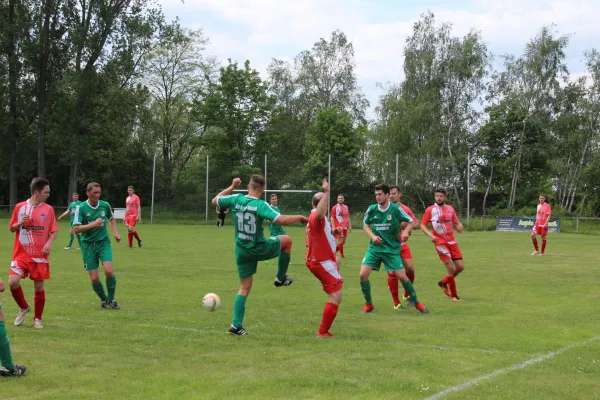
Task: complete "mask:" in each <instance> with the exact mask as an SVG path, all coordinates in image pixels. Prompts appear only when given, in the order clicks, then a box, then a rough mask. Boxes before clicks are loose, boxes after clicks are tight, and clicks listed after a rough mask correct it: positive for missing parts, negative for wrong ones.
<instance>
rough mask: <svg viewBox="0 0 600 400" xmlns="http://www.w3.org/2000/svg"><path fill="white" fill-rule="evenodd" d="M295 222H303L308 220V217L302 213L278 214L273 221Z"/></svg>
mask: <svg viewBox="0 0 600 400" xmlns="http://www.w3.org/2000/svg"><path fill="white" fill-rule="evenodd" d="M296 222H300V223H303V224H305V223H307V222H308V218H306V217H305V216H304V215H280V216H279V217H278V218H277V219H276V220H275V222H274V223H276V224H279V225H292V224H295V223H296Z"/></svg>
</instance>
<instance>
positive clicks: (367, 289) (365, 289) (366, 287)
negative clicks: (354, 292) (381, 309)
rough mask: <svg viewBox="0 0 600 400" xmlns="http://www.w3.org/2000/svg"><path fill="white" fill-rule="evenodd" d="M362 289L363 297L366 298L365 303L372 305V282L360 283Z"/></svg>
mask: <svg viewBox="0 0 600 400" xmlns="http://www.w3.org/2000/svg"><path fill="white" fill-rule="evenodd" d="M360 289H361V290H362V293H363V296H365V303H367V304H371V303H372V302H373V299H371V281H369V280H366V281H364V282H361V283H360Z"/></svg>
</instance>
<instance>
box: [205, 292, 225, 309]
mask: <svg viewBox="0 0 600 400" xmlns="http://www.w3.org/2000/svg"><path fill="white" fill-rule="evenodd" d="M202 305H203V306H204V308H206V309H207V310H208V311H215V310H216V309H217V308H219V307H220V306H221V298H220V297H219V296H218V295H216V294H214V293H207V294H206V295H204V297H203V298H202Z"/></svg>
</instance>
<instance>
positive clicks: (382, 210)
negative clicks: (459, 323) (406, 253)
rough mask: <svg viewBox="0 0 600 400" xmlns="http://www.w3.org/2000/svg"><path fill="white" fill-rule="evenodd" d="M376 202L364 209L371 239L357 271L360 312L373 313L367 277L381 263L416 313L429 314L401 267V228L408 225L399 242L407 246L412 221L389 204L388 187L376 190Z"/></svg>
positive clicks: (366, 227) (364, 222)
mask: <svg viewBox="0 0 600 400" xmlns="http://www.w3.org/2000/svg"><path fill="white" fill-rule="evenodd" d="M375 198H376V199H377V204H374V205H372V206H370V207H369V208H368V209H367V212H366V214H365V218H364V221H363V230H364V231H365V232H367V234H368V235H369V237H370V238H371V242H370V244H369V248H368V250H367V253H366V254H365V257H364V258H363V260H362V265H361V267H360V287H361V289H362V292H363V296H364V297H365V307H364V309H363V312H365V313H368V312H372V311H374V308H373V302H372V299H371V282H369V275H371V272H372V271H373V270H375V271H379V268H380V266H381V263H383V265H384V267H385V270H386V271H388V272H392V273H393V274H394V275H396V278H397V279H398V280H399V281H400V282H402V286H404V289H406V291H407V292H408V294H409V295H410V298H411V300H412V301H413V303H414V305H415V307H416V309H417V310H419V311H420V312H422V313H427V312H429V310H427V307H425V305H423V304H422V303H420V302H419V300H418V299H417V293H416V292H415V288H414V287H413V284H412V283H411V282H410V280H409V279H408V277H407V276H406V272H404V265H403V264H402V260H401V259H400V247H401V242H400V224H401V223H402V222H408V224H407V226H406V229H404V231H403V232H402V236H401V237H402V241H404V242H406V241H407V240H408V237H409V236H410V232H411V231H412V224H411V223H412V218H411V217H409V216H408V215H407V214H406V213H405V212H404V211H402V209H400V207H398V206H397V205H396V204H393V203H391V202H390V188H389V187H388V185H385V184H380V185H377V186H375Z"/></svg>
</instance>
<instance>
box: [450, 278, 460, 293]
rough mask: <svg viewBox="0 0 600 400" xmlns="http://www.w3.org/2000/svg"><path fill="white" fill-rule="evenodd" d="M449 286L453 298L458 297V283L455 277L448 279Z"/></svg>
mask: <svg viewBox="0 0 600 400" xmlns="http://www.w3.org/2000/svg"><path fill="white" fill-rule="evenodd" d="M448 286H449V287H450V294H451V295H452V297H458V294H457V293H456V281H455V280H454V277H453V276H449V277H448Z"/></svg>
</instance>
